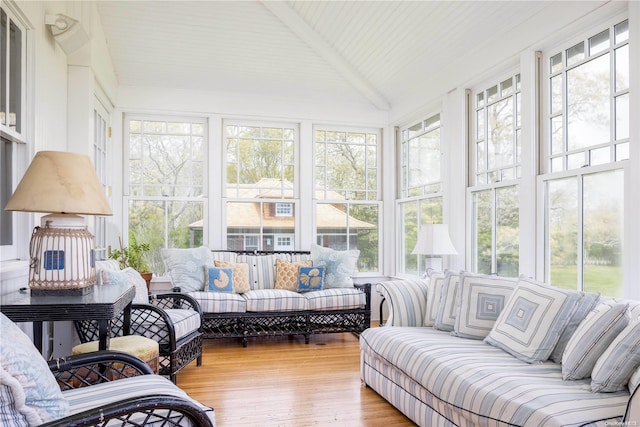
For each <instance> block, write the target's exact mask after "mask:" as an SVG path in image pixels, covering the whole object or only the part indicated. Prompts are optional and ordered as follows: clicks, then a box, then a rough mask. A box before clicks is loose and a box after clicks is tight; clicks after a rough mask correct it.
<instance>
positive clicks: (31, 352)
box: [0, 313, 69, 425]
mask: <svg viewBox="0 0 640 427" xmlns="http://www.w3.org/2000/svg"><path fill="white" fill-rule="evenodd" d="M0 331H2V333H0V388H1V389H2V393H0V398H1V399H2V401H0V407H1V408H2V412H3V413H4V414H5V415H9V414H10V416H11V417H12V418H13V419H12V420H11V419H6V418H2V420H1V421H3V422H6V423H7V424H6V425H24V423H25V421H27V422H28V423H29V425H40V424H42V423H46V422H48V421H53V420H56V419H59V418H62V417H66V416H67V415H69V402H67V400H66V399H65V398H64V397H63V396H62V392H61V391H60V387H59V386H58V384H57V382H56V379H55V377H54V376H53V374H52V373H51V371H50V370H49V367H48V366H47V362H46V361H45V360H44V358H43V357H42V355H41V354H40V353H39V352H38V350H36V348H35V346H34V345H33V343H32V342H31V339H29V337H28V336H27V335H26V334H25V333H24V332H22V330H20V328H18V326H17V325H16V324H15V323H13V322H12V321H11V320H9V318H7V317H6V316H5V315H4V314H1V313H0ZM5 399H7V400H6V401H5ZM14 405H15V407H13V406H14Z"/></svg>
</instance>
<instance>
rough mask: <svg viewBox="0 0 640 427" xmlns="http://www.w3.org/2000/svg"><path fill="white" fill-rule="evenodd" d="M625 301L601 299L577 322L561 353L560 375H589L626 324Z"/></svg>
mask: <svg viewBox="0 0 640 427" xmlns="http://www.w3.org/2000/svg"><path fill="white" fill-rule="evenodd" d="M626 313H627V304H625V303H613V304H608V303H602V304H598V306H597V307H596V308H594V309H593V310H591V312H590V313H589V314H587V317H585V319H584V320H583V321H582V322H580V325H578V328H577V329H576V331H575V332H574V333H573V335H572V336H571V339H570V340H569V342H568V343H567V347H566V348H565V350H564V354H563V355H562V379H564V380H581V379H583V378H588V377H589V376H591V371H592V370H593V366H594V365H595V364H596V362H597V360H598V358H599V357H600V356H601V355H602V353H604V351H605V350H606V349H607V347H609V344H611V342H612V341H613V340H614V339H615V337H616V336H617V335H618V334H619V333H620V332H621V331H622V330H623V329H624V328H625V327H626V326H627V323H628V318H627V315H626Z"/></svg>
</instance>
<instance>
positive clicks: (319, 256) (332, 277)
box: [311, 244, 360, 288]
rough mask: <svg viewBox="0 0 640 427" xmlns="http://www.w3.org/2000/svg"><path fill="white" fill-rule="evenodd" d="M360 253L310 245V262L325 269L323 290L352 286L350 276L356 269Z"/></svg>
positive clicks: (355, 250)
mask: <svg viewBox="0 0 640 427" xmlns="http://www.w3.org/2000/svg"><path fill="white" fill-rule="evenodd" d="M359 257H360V251H359V250H357V249H353V250H348V251H337V250H335V249H331V248H325V247H323V246H319V245H316V244H312V245H311V260H312V261H313V265H318V266H324V267H325V268H326V271H325V277H324V287H325V288H350V287H352V286H353V279H352V278H351V276H352V275H353V274H354V273H355V272H356V269H357V268H358V258H359Z"/></svg>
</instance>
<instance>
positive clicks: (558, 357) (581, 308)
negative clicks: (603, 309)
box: [550, 292, 600, 363]
mask: <svg viewBox="0 0 640 427" xmlns="http://www.w3.org/2000/svg"><path fill="white" fill-rule="evenodd" d="M599 299H600V294H599V293H594V292H585V293H584V294H583V295H582V297H581V298H580V300H578V303H577V304H576V308H575V310H574V312H573V315H572V316H571V320H569V323H568V324H567V327H566V328H564V331H562V334H560V339H559V340H558V344H556V346H555V348H554V349H553V352H552V353H551V357H550V359H551V360H553V361H554V362H555V363H562V354H563V353H564V350H565V348H566V347H567V344H568V343H569V340H570V339H571V337H572V336H573V334H574V332H575V331H576V329H577V328H578V325H580V322H582V321H583V320H584V318H585V317H587V314H589V312H590V311H591V310H593V309H594V308H595V306H596V305H597V304H598V301H599Z"/></svg>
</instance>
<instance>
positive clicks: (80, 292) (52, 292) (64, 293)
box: [31, 285, 95, 297]
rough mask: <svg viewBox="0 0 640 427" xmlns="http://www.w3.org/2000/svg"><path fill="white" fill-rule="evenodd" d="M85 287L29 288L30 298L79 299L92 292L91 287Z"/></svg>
mask: <svg viewBox="0 0 640 427" xmlns="http://www.w3.org/2000/svg"><path fill="white" fill-rule="evenodd" d="M94 286H95V285H91V286H85V287H83V288H69V289H41V288H31V296H32V297H81V296H84V295H89V294H90V293H92V292H93V287H94Z"/></svg>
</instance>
